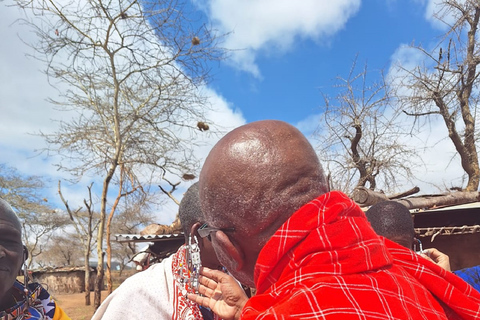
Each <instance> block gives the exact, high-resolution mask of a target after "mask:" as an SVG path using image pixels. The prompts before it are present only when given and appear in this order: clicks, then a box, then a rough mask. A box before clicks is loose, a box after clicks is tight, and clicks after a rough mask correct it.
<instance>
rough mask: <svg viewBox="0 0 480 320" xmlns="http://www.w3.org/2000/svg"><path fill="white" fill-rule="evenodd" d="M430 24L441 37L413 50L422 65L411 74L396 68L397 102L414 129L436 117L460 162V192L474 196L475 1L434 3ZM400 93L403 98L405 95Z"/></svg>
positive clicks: (478, 55)
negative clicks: (437, 25)
mask: <svg viewBox="0 0 480 320" xmlns="http://www.w3.org/2000/svg"><path fill="white" fill-rule="evenodd" d="M435 18H436V19H438V21H440V22H442V23H443V24H444V25H445V26H446V27H447V31H446V32H445V34H444V35H443V37H442V38H441V40H440V41H439V43H438V44H437V46H436V47H434V48H433V49H432V50H429V49H426V48H424V47H422V46H413V47H414V48H416V49H418V50H419V51H420V52H422V53H423V54H424V57H425V61H424V63H423V64H422V65H420V66H417V67H415V68H407V67H403V66H401V65H400V66H399V67H400V71H401V72H400V74H401V75H402V76H401V78H400V79H399V80H400V81H399V82H398V85H399V89H401V90H399V92H402V94H398V96H399V97H400V99H401V100H402V101H403V108H404V111H405V113H406V114H408V115H411V116H413V117H415V119H416V120H418V121H420V123H424V120H426V121H430V120H432V119H433V118H434V117H440V119H442V120H443V123H444V124H445V129H446V134H448V137H449V139H450V140H451V141H452V143H453V144H454V146H455V149H456V151H457V153H458V155H459V156H460V160H461V165H462V168H463V170H464V171H465V174H466V175H467V176H468V181H467V185H466V186H465V187H462V188H463V189H464V190H465V191H477V190H478V186H479V182H480V169H479V162H478V154H477V142H478V137H479V135H478V132H477V130H478V129H477V128H476V121H477V120H476V119H477V118H478V111H477V104H478V101H479V93H480V90H479V89H480V86H479V84H480V82H479V77H478V76H479V71H478V66H479V64H480V46H479V42H478V34H477V32H478V23H479V19H480V3H479V2H478V1H477V0H462V1H460V0H448V1H439V2H437V11H436V13H435ZM405 92H406V94H405Z"/></svg>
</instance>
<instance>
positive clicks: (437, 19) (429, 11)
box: [425, 0, 465, 31]
mask: <svg viewBox="0 0 480 320" xmlns="http://www.w3.org/2000/svg"><path fill="white" fill-rule="evenodd" d="M426 2H427V5H426V7H425V19H426V20H427V21H428V22H429V23H430V24H431V25H432V27H434V28H436V29H438V30H442V31H446V30H447V29H448V28H449V26H451V25H453V24H454V22H455V21H456V20H457V18H456V15H458V14H459V11H455V10H445V8H451V7H448V6H446V5H445V4H443V3H444V2H445V1H444V0H426ZM456 2H458V3H460V4H463V3H465V0H456Z"/></svg>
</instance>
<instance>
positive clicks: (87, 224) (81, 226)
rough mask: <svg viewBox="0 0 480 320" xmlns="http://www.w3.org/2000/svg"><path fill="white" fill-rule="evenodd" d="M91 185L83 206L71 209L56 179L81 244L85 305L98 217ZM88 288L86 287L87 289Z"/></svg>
mask: <svg viewBox="0 0 480 320" xmlns="http://www.w3.org/2000/svg"><path fill="white" fill-rule="evenodd" d="M92 186H93V183H92V184H90V186H88V188H87V189H88V198H87V199H84V200H83V204H84V206H85V208H83V206H79V207H78V208H77V209H75V210H72V209H71V208H70V205H69V204H68V201H67V200H65V198H64V197H63V194H62V188H61V182H60V181H58V195H59V196H60V199H61V200H62V202H63V204H64V205H65V209H66V210H67V213H68V217H69V218H70V221H71V223H72V224H73V227H74V228H75V231H76V235H75V238H76V239H77V240H80V242H81V243H82V246H83V260H84V267H85V280H84V282H85V305H87V306H89V305H90V304H91V301H90V289H89V288H90V256H91V254H92V246H93V245H94V239H93V236H94V232H95V230H97V229H98V225H99V224H100V219H99V218H98V213H97V214H96V213H95V211H94V209H93V200H92ZM87 288H88V289H87Z"/></svg>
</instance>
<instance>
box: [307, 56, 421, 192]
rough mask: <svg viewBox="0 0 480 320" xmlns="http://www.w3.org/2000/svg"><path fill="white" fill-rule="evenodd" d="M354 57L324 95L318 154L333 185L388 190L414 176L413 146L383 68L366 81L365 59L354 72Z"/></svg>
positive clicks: (348, 190)
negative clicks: (333, 89) (331, 93)
mask: <svg viewBox="0 0 480 320" xmlns="http://www.w3.org/2000/svg"><path fill="white" fill-rule="evenodd" d="M356 62H357V59H355V61H354V63H353V65H352V68H351V69H350V73H349V75H348V77H347V78H342V77H338V78H337V84H336V88H337V89H338V94H337V96H336V97H335V98H334V99H333V100H331V99H330V98H329V97H327V96H324V100H325V109H324V111H323V114H322V116H323V117H324V120H325V121H322V125H321V126H319V127H318V129H317V131H316V133H315V136H316V138H317V139H318V141H319V148H318V151H319V155H320V158H321V159H322V161H324V162H325V163H326V164H327V170H328V171H329V179H330V183H331V185H332V187H333V188H336V189H340V190H343V191H344V192H347V193H351V192H352V191H353V189H355V188H356V187H360V186H367V187H368V188H369V189H371V190H375V189H379V188H382V189H385V191H388V192H392V191H393V190H394V189H395V187H396V185H397V180H398V179H399V178H400V177H402V178H405V179H407V180H408V179H410V178H411V177H412V171H411V168H412V167H413V166H414V165H415V163H414V158H415V157H416V156H415V150H414V149H413V148H412V147H409V146H408V145H407V143H406V142H405V138H404V137H405V132H404V131H403V130H402V125H401V124H400V123H401V122H400V119H399V115H400V114H399V113H398V112H396V111H395V110H394V109H393V108H392V107H391V97H390V92H389V87H388V86H387V84H386V82H385V80H384V77H383V74H380V76H381V77H380V80H379V81H369V79H368V75H369V74H368V70H367V65H366V64H365V66H364V68H363V69H362V70H361V71H360V72H358V73H357V71H356V69H357V65H356Z"/></svg>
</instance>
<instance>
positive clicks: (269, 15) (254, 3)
mask: <svg viewBox="0 0 480 320" xmlns="http://www.w3.org/2000/svg"><path fill="white" fill-rule="evenodd" d="M196 2H197V3H199V4H200V3H201V7H202V8H206V9H205V10H206V12H207V15H208V16H209V18H210V19H211V20H212V21H213V22H214V24H215V25H216V26H217V28H218V29H219V30H220V31H221V32H223V33H229V32H231V33H230V34H229V35H228V37H227V39H226V43H225V45H226V47H227V48H230V49H236V50H238V51H234V52H233V54H232V62H233V63H234V65H235V66H236V67H238V68H239V69H241V70H244V71H248V72H250V73H252V74H253V75H255V76H260V71H259V69H258V66H257V65H256V63H255V59H256V56H257V55H258V54H259V53H260V52H263V53H267V54H269V53H273V52H285V51H287V50H289V49H291V47H292V45H293V43H294V40H297V39H298V38H301V39H313V40H315V41H322V40H325V39H326V38H328V37H329V36H332V35H334V34H335V33H336V32H338V31H339V30H341V29H342V28H343V27H344V26H345V24H346V22H347V21H348V19H349V18H350V17H352V16H353V15H354V14H355V13H356V12H357V11H358V10H359V8H360V2H361V1H360V0H336V1H326V0H301V1H291V0H196Z"/></svg>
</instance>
